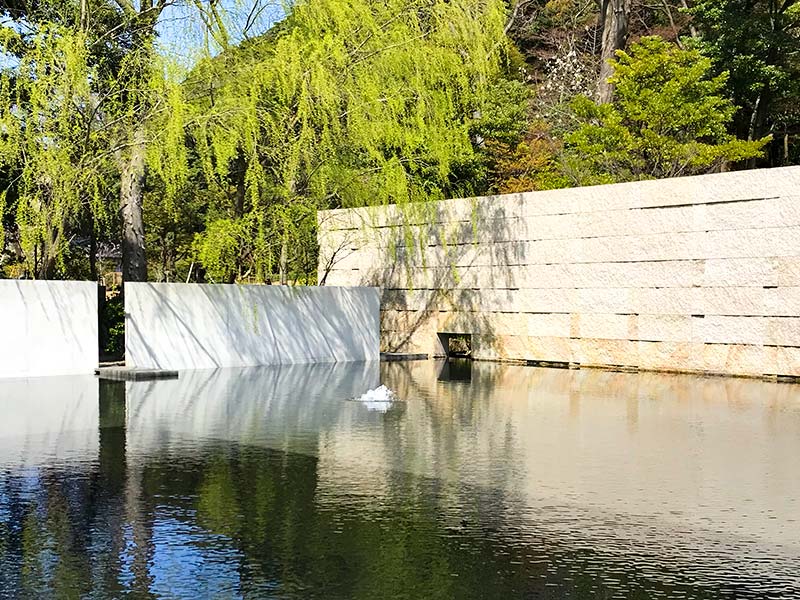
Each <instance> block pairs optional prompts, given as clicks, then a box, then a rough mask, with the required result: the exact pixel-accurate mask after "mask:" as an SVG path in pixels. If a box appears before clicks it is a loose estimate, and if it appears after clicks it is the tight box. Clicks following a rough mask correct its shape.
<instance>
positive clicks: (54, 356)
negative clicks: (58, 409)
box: [0, 279, 99, 377]
mask: <svg viewBox="0 0 800 600" xmlns="http://www.w3.org/2000/svg"><path fill="white" fill-rule="evenodd" d="M97 328H98V325H97V284H96V283H93V282H87V281H20V280H10V279H9V280H0V340H1V341H0V377H36V376H40V375H73V374H85V373H93V372H94V370H95V369H96V368H97V361H98V355H99V350H98V333H97Z"/></svg>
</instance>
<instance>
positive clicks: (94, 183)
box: [0, 25, 113, 278]
mask: <svg viewBox="0 0 800 600" xmlns="http://www.w3.org/2000/svg"><path fill="white" fill-rule="evenodd" d="M23 44H24V45H25V47H26V48H25V52H24V53H22V54H21V58H20V59H19V60H18V61H15V60H13V59H12V58H11V57H12V56H14V52H15V51H16V50H17V49H18V47H19V46H21V45H23ZM0 48H1V49H2V51H3V53H4V55H5V56H6V60H5V67H4V68H3V69H2V71H1V72H0V166H2V168H3V169H4V170H5V172H6V173H9V174H10V175H11V180H10V181H9V182H7V185H6V186H4V189H3V191H2V200H0V208H5V206H6V205H7V204H8V202H7V198H8V195H9V192H11V193H12V194H14V195H15V196H16V201H15V202H14V207H13V209H14V210H15V221H16V226H17V230H18V234H19V242H20V247H21V249H22V251H23V254H24V260H25V265H26V270H27V271H28V273H29V275H30V276H34V277H39V278H50V277H53V276H54V275H55V274H56V272H58V271H63V269H64V257H65V255H66V253H67V249H68V245H69V242H70V235H74V234H73V233H72V232H73V231H74V229H75V228H76V227H77V226H78V225H79V224H85V223H87V222H88V223H90V224H100V223H103V222H107V220H108V210H107V206H108V203H107V200H108V197H109V191H110V188H109V183H112V184H113V165H112V164H111V163H110V158H109V156H108V154H107V153H105V152H104V150H105V149H106V142H105V140H104V139H103V132H102V131H101V129H100V128H98V127H97V126H96V122H95V121H96V118H95V116H93V115H92V106H93V105H94V104H95V100H94V95H93V93H92V90H91V87H90V81H91V80H92V78H93V77H94V76H95V74H94V72H93V69H92V68H91V67H90V65H89V61H88V56H87V44H86V39H85V37H84V36H83V35H82V34H81V33H79V32H73V31H69V30H67V29H64V28H62V27H59V26H57V25H49V26H43V27H40V28H38V30H37V31H36V33H35V34H34V35H32V36H28V37H26V38H25V39H24V40H23V39H22V37H21V36H20V34H19V33H17V32H15V31H14V30H13V29H12V28H10V27H3V28H2V29H0ZM9 208H10V207H9ZM0 212H2V211H0ZM90 226H91V227H93V226H94V225H90ZM2 233H3V232H2V231H0V234H2ZM0 241H2V236H0ZM1 248H2V244H0V249H1Z"/></svg>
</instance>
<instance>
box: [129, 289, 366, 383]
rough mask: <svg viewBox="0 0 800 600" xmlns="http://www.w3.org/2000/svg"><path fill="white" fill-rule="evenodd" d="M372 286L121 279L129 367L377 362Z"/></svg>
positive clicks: (206, 366) (181, 367) (212, 366)
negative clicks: (124, 282)
mask: <svg viewBox="0 0 800 600" xmlns="http://www.w3.org/2000/svg"><path fill="white" fill-rule="evenodd" d="M379 306H380V295H379V291H378V290H377V289H375V288H343V287H288V286H267V285H198V284H182V283H126V284H125V314H126V319H125V356H126V363H127V364H128V365H129V366H134V367H139V368H160V369H178V370H180V369H209V368H217V367H242V366H255V365H270V364H290V363H311V362H338V361H356V360H377V359H378V358H379V343H380V342H379V337H380V334H379V327H380V314H379Z"/></svg>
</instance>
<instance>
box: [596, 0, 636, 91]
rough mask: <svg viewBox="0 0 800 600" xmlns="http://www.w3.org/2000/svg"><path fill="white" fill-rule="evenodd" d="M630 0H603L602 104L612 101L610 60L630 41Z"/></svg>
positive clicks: (612, 72) (599, 85)
mask: <svg viewBox="0 0 800 600" xmlns="http://www.w3.org/2000/svg"><path fill="white" fill-rule="evenodd" d="M629 14H630V0H601V2H600V29H601V31H602V41H601V44H602V45H601V48H600V75H599V76H598V78H597V101H598V102H600V103H601V104H605V103H607V102H611V100H612V98H613V96H614V86H613V85H612V84H611V83H609V82H608V79H609V77H611V76H612V75H613V74H614V69H613V67H612V66H611V64H610V62H609V61H611V60H613V59H614V58H616V56H617V50H624V49H625V44H626V43H627V41H628V15H629Z"/></svg>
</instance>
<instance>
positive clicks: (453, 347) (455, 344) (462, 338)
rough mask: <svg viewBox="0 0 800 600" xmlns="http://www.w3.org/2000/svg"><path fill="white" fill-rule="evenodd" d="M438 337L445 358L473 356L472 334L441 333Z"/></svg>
mask: <svg viewBox="0 0 800 600" xmlns="http://www.w3.org/2000/svg"><path fill="white" fill-rule="evenodd" d="M438 335H439V342H440V343H441V345H442V350H443V351H444V352H443V354H444V355H445V356H448V357H458V358H469V357H470V356H472V334H471V333H439V334H438Z"/></svg>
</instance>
